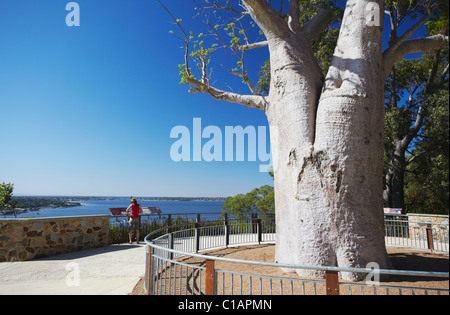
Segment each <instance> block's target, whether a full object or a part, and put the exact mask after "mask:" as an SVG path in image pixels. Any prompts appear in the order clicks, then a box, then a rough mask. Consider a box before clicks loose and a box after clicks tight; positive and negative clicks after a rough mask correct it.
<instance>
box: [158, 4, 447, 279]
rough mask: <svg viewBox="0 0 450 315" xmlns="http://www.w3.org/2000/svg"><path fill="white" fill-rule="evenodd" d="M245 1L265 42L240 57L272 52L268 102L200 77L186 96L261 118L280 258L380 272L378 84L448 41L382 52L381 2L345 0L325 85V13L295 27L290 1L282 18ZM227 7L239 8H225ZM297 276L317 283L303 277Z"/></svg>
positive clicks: (404, 41) (383, 258)
mask: <svg viewBox="0 0 450 315" xmlns="http://www.w3.org/2000/svg"><path fill="white" fill-rule="evenodd" d="M158 1H159V0H158ZM242 2H243V4H244V6H245V9H246V10H247V11H246V12H244V13H243V14H244V15H250V16H251V17H252V18H253V20H254V21H255V22H256V23H257V24H258V26H259V27H260V28H261V29H262V31H263V32H264V34H265V36H266V41H263V42H259V43H254V44H250V43H248V44H246V45H241V46H239V47H238V50H239V51H241V52H244V51H246V50H248V49H254V48H261V47H266V46H268V48H269V51H270V62H271V83H270V94H269V96H268V97H262V96H259V95H239V94H235V93H230V92H225V91H221V90H219V89H216V88H213V87H211V86H209V85H208V84H206V82H208V80H206V79H204V78H202V80H201V81H199V80H196V79H193V78H189V79H188V80H187V83H189V84H190V85H193V86H194V89H193V90H191V92H205V93H208V94H210V95H211V96H212V97H214V98H215V99H219V100H225V101H229V102H234V103H239V104H243V105H245V106H248V107H255V108H259V109H262V110H264V111H265V113H266V115H267V118H268V121H269V125H270V130H271V145H272V154H273V168H274V180H275V183H274V184H275V205H276V223H277V241H276V261H278V262H280V263H291V264H300V265H310V266H316V265H325V266H340V267H366V265H367V264H368V263H370V262H375V263H378V265H379V266H380V268H388V267H390V263H389V260H388V256H387V254H386V249H385V243H384V224H383V219H384V218H383V216H384V214H383V187H382V162H383V150H384V147H383V141H384V134H383V133H384V99H383V98H384V81H385V77H386V75H387V73H389V71H390V67H392V66H393V64H394V63H395V61H396V60H398V59H399V58H401V57H403V55H404V54H405V53H408V52H412V51H419V50H428V49H436V48H438V47H441V46H442V45H444V44H445V40H446V38H442V37H440V38H437V37H434V38H428V39H425V40H416V41H411V40H408V38H409V36H410V35H405V36H403V37H402V38H401V41H398V42H396V45H395V47H392V49H390V50H387V51H386V52H385V53H384V55H383V51H382V44H381V43H382V41H381V37H382V26H383V12H384V7H383V2H384V1H382V0H376V1H375V0H348V1H347V4H346V10H345V13H344V19H343V21H342V26H341V32H340V35H339V40H338V43H337V47H336V50H335V54H334V57H333V60H332V63H331V67H330V69H329V72H328V74H327V76H326V78H325V79H324V78H323V77H322V73H321V70H320V68H319V65H318V62H317V60H316V58H315V56H314V54H313V51H312V48H311V41H312V40H314V39H315V38H317V36H318V35H319V34H320V33H321V32H322V31H323V30H324V29H325V28H326V26H327V24H328V22H329V12H327V11H320V12H319V13H318V14H317V15H316V16H315V17H314V18H312V19H311V20H310V21H309V22H308V23H306V24H305V25H303V27H301V26H300V25H299V23H297V22H298V21H297V20H298V17H299V14H300V13H301V12H298V1H296V0H290V1H289V20H288V21H285V20H284V19H283V18H281V17H280V15H279V14H278V13H277V12H275V10H274V9H273V8H272V7H271V6H270V1H269V2H267V1H262V0H242ZM227 4H228V5H230V4H229V3H228V2H227ZM377 6H378V8H379V12H378V13H379V19H380V21H379V22H380V23H379V24H378V25H377V24H376V23H370V22H371V20H368V19H367V17H368V14H376V13H377V12H376V11H375V13H373V12H368V8H374V7H375V8H376V7H377ZM226 9H228V10H232V11H233V12H234V11H236V9H235V8H233V7H231V5H230V6H228V7H226ZM174 20H175V19H174ZM368 21H369V22H368ZM424 21H425V19H424ZM176 23H177V24H178V25H179V23H178V21H176ZM179 26H180V25H179ZM411 34H412V32H411ZM185 36H186V34H185ZM416 44H417V45H416ZM186 45H187V46H188V40H187V36H186ZM186 51H188V49H186ZM187 57H188V53H186V68H185V72H186V73H187V74H188V75H189V71H190V70H189V67H188V61H187ZM249 87H251V86H250V85H249ZM251 90H252V92H253V94H255V93H254V89H251ZM298 273H300V274H302V275H308V276H323V274H322V273H321V272H313V271H305V270H298ZM342 277H343V278H344V279H349V280H358V279H361V278H362V277H364V275H362V274H358V273H344V274H342Z"/></svg>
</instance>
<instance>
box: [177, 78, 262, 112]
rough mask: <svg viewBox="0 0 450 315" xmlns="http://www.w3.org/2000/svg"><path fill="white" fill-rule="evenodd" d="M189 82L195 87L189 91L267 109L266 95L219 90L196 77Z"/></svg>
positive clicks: (188, 80)
mask: <svg viewBox="0 0 450 315" xmlns="http://www.w3.org/2000/svg"><path fill="white" fill-rule="evenodd" d="M186 83H187V84H190V85H193V86H194V87H195V88H194V89H191V90H189V93H191V94H193V93H198V92H204V93H207V94H209V95H211V96H212V97H213V98H214V99H216V100H219V101H227V102H231V103H237V104H241V105H244V106H247V108H250V107H252V108H256V109H261V110H265V109H266V104H267V101H266V99H265V97H263V96H259V95H241V94H237V93H232V92H226V91H222V90H219V89H217V88H215V87H212V86H209V85H204V84H202V83H201V82H199V81H197V80H195V79H191V78H189V79H187V82H186Z"/></svg>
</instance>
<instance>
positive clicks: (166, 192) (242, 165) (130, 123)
mask: <svg viewBox="0 0 450 315" xmlns="http://www.w3.org/2000/svg"><path fill="white" fill-rule="evenodd" d="M69 2H70V1H69V0H64V1H63V0H0V135H1V138H2V140H1V143H0V182H2V181H5V182H11V183H14V184H15V191H14V192H15V194H16V195H83V196H85V195H92V196H94V195H95V196H98V195H108V196H110V195H120V196H129V195H134V196H229V195H235V194H238V193H245V192H247V191H250V190H252V189H253V188H255V187H259V186H262V185H265V184H269V185H272V184H273V181H272V179H271V178H270V176H269V175H267V174H266V173H260V172H259V166H260V164H261V161H256V162H249V161H245V162H236V161H235V162H204V161H202V162H178V163H176V162H174V161H172V159H171V157H170V148H171V146H172V145H173V143H174V142H175V141H176V139H171V138H170V131H171V130H172V128H174V127H175V126H178V125H183V126H186V127H188V128H189V129H190V130H191V131H192V124H193V119H194V118H197V117H198V118H201V120H202V126H203V127H206V126H208V125H214V126H217V127H219V128H220V129H221V130H222V131H224V129H225V126H243V127H245V126H254V127H255V128H256V127H257V126H266V127H267V119H266V117H265V115H264V113H263V112H261V111H258V110H254V109H247V108H245V107H243V106H241V105H237V104H229V103H226V102H218V101H215V100H213V99H212V98H211V97H210V96H208V95H205V94H201V93H197V94H193V95H190V94H188V93H187V91H188V86H186V85H180V84H179V82H180V78H179V77H178V72H179V69H178V65H179V64H182V63H184V62H183V52H182V50H181V49H180V46H182V45H183V43H182V42H181V41H179V40H177V39H176V38H174V37H173V36H172V35H170V34H169V31H171V30H174V31H175V32H176V30H177V29H176V26H174V25H172V24H171V22H172V21H171V19H170V17H169V16H168V15H167V13H166V12H165V11H164V10H163V8H162V7H160V6H159V5H158V3H157V2H156V1H155V0H108V1H106V0H78V1H76V2H77V3H78V4H79V6H80V10H81V12H80V18H81V20H80V23H81V25H80V26H79V27H68V26H67V25H66V23H65V19H66V15H67V14H68V13H69V12H68V11H66V9H65V7H66V4H67V3H69ZM165 3H166V4H168V6H169V7H170V8H171V10H172V12H173V13H174V15H175V16H176V17H177V18H181V19H182V20H183V24H184V26H185V27H186V28H187V29H188V30H193V32H194V34H198V33H200V32H205V33H206V31H205V29H204V27H203V24H202V23H200V22H201V21H198V23H193V22H192V16H193V15H194V11H193V4H192V2H191V1H186V0H170V1H165ZM388 31H389V30H388V29H386V30H385V32H388ZM267 57H268V55H267V52H266V50H264V49H263V50H255V51H251V52H250V53H249V55H248V57H247V59H246V62H247V66H248V69H252V72H251V73H249V75H250V78H251V79H252V81H253V82H255V83H256V81H257V77H258V72H259V67H260V66H261V65H262V64H263V62H264V61H265V60H266V59H267ZM235 62H236V60H235V59H233V58H231V57H230V56H228V55H225V54H221V55H219V56H218V58H217V59H213V61H212V64H214V65H215V71H214V79H213V81H215V82H214V85H216V86H217V87H219V88H222V89H228V86H231V87H232V88H233V90H234V91H235V92H240V93H244V94H249V91H248V89H247V87H246V86H244V85H243V84H242V83H241V80H240V79H239V78H237V77H233V76H230V75H229V74H227V73H226V71H228V70H230V69H231V68H232V67H234V66H235ZM206 141H207V140H203V143H205V142H206ZM266 146H267V147H269V146H270V145H269V144H268V143H267V144H266ZM224 153H225V152H224Z"/></svg>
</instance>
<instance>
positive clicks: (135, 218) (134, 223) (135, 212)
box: [127, 198, 142, 244]
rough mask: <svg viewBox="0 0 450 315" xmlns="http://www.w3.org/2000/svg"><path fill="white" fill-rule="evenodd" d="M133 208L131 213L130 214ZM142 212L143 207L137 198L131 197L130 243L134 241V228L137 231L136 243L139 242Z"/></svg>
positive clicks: (129, 215) (129, 207) (128, 212)
mask: <svg viewBox="0 0 450 315" xmlns="http://www.w3.org/2000/svg"><path fill="white" fill-rule="evenodd" d="M130 209H131V214H130ZM140 213H142V207H141V205H140V204H138V203H137V200H136V198H131V205H129V206H128V208H127V215H128V217H131V218H130V221H129V222H130V226H129V228H128V236H129V237H130V244H131V243H132V237H133V230H134V231H136V243H137V244H139V229H140V226H139V222H140V219H139V214H140Z"/></svg>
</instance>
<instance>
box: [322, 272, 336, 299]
mask: <svg viewBox="0 0 450 315" xmlns="http://www.w3.org/2000/svg"><path fill="white" fill-rule="evenodd" d="M325 282H326V288H327V295H339V277H338V272H337V271H327V272H326V273H325Z"/></svg>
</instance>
